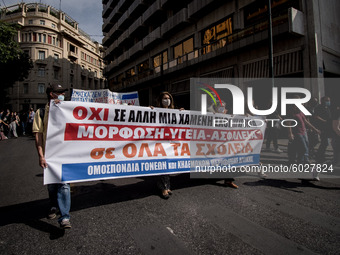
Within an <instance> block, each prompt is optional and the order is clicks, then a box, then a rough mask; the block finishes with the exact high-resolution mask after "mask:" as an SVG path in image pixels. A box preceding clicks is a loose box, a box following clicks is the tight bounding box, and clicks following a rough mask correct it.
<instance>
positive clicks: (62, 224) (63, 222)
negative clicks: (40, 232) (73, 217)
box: [60, 219, 71, 229]
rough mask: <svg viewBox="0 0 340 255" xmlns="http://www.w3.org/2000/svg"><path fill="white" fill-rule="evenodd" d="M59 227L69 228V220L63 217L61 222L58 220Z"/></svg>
mask: <svg viewBox="0 0 340 255" xmlns="http://www.w3.org/2000/svg"><path fill="white" fill-rule="evenodd" d="M60 228H62V229H68V228H71V222H70V220H69V219H63V220H62V221H61V222H60Z"/></svg>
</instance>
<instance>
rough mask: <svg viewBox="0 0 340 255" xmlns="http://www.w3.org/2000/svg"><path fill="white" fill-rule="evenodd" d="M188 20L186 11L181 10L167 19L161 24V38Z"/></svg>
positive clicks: (184, 9)
mask: <svg viewBox="0 0 340 255" xmlns="http://www.w3.org/2000/svg"><path fill="white" fill-rule="evenodd" d="M187 19H188V9H187V8H183V9H182V10H180V11H179V12H178V13H176V14H175V15H174V16H172V17H171V18H169V19H168V20H167V21H166V22H164V23H163V24H162V28H161V31H162V36H164V35H166V34H168V33H170V32H172V31H173V30H175V29H177V27H178V26H179V25H182V24H183V23H186V22H187Z"/></svg>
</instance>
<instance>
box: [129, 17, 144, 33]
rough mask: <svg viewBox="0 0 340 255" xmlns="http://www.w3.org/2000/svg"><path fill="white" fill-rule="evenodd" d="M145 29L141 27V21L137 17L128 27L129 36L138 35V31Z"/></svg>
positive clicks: (140, 18)
mask: <svg viewBox="0 0 340 255" xmlns="http://www.w3.org/2000/svg"><path fill="white" fill-rule="evenodd" d="M143 28H144V29H145V27H144V26H143V19H142V17H139V18H138V19H137V20H136V21H135V22H134V23H133V24H132V25H131V26H130V27H129V34H130V35H133V34H134V33H138V31H139V30H140V29H143Z"/></svg>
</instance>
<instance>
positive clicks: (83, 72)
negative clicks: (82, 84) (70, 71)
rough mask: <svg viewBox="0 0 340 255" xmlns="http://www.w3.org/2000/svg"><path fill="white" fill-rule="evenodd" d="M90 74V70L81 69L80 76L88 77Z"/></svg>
mask: <svg viewBox="0 0 340 255" xmlns="http://www.w3.org/2000/svg"><path fill="white" fill-rule="evenodd" d="M88 73H89V71H88V70H86V69H81V73H80V74H81V75H82V76H87V75H88Z"/></svg>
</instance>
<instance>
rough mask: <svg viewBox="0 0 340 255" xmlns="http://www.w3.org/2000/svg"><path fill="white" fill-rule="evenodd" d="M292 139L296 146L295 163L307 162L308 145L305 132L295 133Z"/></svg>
mask: <svg viewBox="0 0 340 255" xmlns="http://www.w3.org/2000/svg"><path fill="white" fill-rule="evenodd" d="M294 141H295V142H294V145H295V146H296V154H297V163H302V164H304V163H309V150H308V147H309V145H308V137H307V133H305V134H303V135H300V134H296V135H295V138H294Z"/></svg>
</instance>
